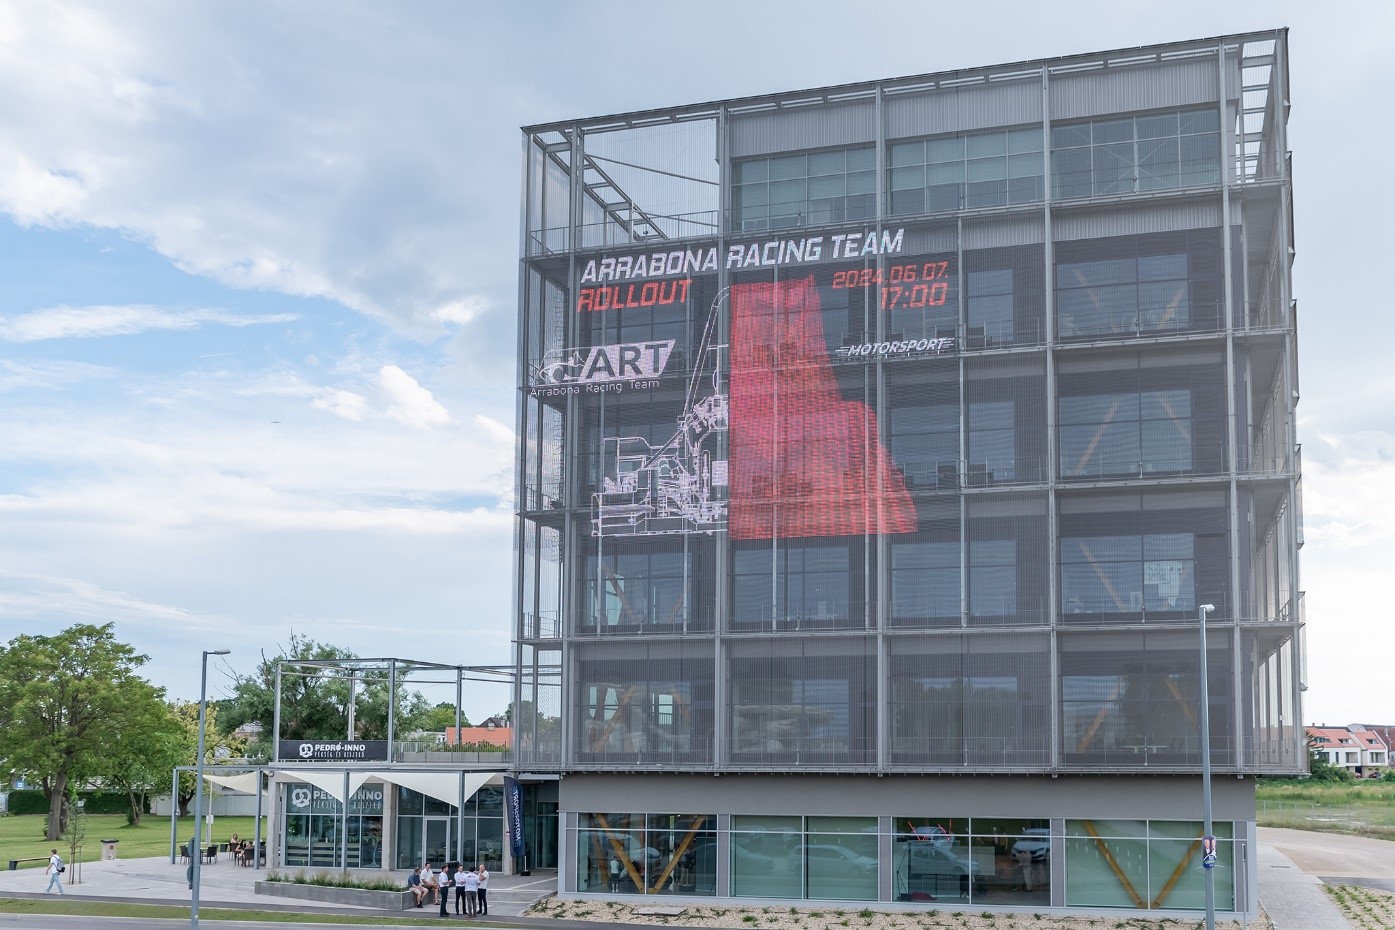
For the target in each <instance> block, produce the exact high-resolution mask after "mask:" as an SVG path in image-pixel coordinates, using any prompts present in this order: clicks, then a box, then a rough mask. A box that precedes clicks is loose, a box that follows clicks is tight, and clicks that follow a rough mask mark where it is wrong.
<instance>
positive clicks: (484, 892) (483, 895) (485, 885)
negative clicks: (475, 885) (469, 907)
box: [478, 862, 489, 917]
mask: <svg viewBox="0 0 1395 930" xmlns="http://www.w3.org/2000/svg"><path fill="white" fill-rule="evenodd" d="M479 876H480V881H479V892H478V894H479V899H480V916H481V917H483V916H485V915H486V914H488V913H489V870H488V869H486V868H485V867H484V863H483V862H481V863H480V871H479Z"/></svg>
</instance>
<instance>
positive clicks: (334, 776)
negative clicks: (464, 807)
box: [205, 768, 504, 805]
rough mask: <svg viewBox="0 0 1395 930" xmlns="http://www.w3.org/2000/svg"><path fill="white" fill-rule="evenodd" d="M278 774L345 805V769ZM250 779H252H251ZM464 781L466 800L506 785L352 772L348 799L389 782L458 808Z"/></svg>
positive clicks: (491, 780) (445, 775)
mask: <svg viewBox="0 0 1395 930" xmlns="http://www.w3.org/2000/svg"><path fill="white" fill-rule="evenodd" d="M278 774H280V775H284V776H286V777H287V778H293V779H295V780H296V781H303V782H305V783H306V784H310V785H314V786H315V787H316V788H319V789H320V790H321V791H323V792H324V793H325V794H327V795H329V796H330V797H332V798H334V799H335V800H336V801H338V802H340V803H341V804H342V803H343V802H344V771H343V769H340V770H339V771H337V772H336V771H333V770H330V771H326V770H324V769H322V768H314V769H280V770H279V772H278ZM205 777H206V778H208V779H209V780H211V781H212V780H217V782H218V784H223V783H224V782H226V781H233V780H235V779H236V778H242V777H243V776H234V777H230V778H229V777H219V778H217V779H215V776H212V775H209V776H205ZM247 777H248V778H251V776H247ZM462 778H463V779H464V786H465V798H466V800H468V799H469V798H471V797H472V796H474V793H475V792H476V791H478V790H480V788H482V787H484V786H485V785H502V784H503V783H504V773H503V772H397V771H391V770H389V771H376V772H350V773H349V795H350V796H352V795H353V793H354V792H355V791H357V790H358V789H359V788H360V787H362V786H363V784H364V782H370V781H373V782H386V783H387V784H391V785H401V786H402V787H403V788H406V789H408V790H410V791H416V792H418V793H419V794H424V795H426V796H427V797H430V798H435V799H436V800H438V801H442V802H444V803H446V804H451V805H458V804H459V803H460V788H461V779H462ZM246 790H247V793H248V794H251V793H252V792H253V791H254V790H255V789H254V788H251V787H249V788H247V789H246Z"/></svg>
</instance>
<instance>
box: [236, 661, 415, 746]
mask: <svg viewBox="0 0 1395 930" xmlns="http://www.w3.org/2000/svg"><path fill="white" fill-rule="evenodd" d="M354 658H357V657H356V656H355V655H354V654H353V653H352V652H350V651H349V650H347V649H343V648H341V647H339V646H333V645H330V644H329V643H321V642H317V641H315V640H313V639H310V638H309V637H306V636H301V635H299V634H293V635H292V636H291V639H290V642H289V643H288V644H287V645H286V646H283V647H282V648H281V651H280V653H279V654H277V655H274V656H268V655H267V654H266V653H265V652H263V653H262V660H261V662H260V663H259V664H258V666H257V670H256V671H255V672H254V673H252V674H251V675H243V676H241V677H239V678H238V679H237V680H236V682H235V683H234V685H233V696H232V697H231V698H230V699H228V700H227V701H224V702H222V703H221V705H220V706H221V709H222V714H223V716H222V720H223V725H224V726H225V727H227V728H229V729H235V728H237V727H239V726H241V725H242V724H244V723H247V722H249V721H256V722H257V723H260V724H261V725H262V737H261V739H259V740H258V741H257V742H256V743H254V744H253V745H252V746H250V747H249V748H248V754H249V755H250V756H253V757H255V758H257V759H263V760H264V759H268V758H270V757H271V740H272V739H274V738H275V734H274V733H273V729H272V728H273V723H274V716H275V709H276V663H277V662H279V661H284V660H298V661H329V660H344V659H354ZM405 677H406V676H405V675H404V673H403V672H401V671H399V672H398V680H397V720H396V725H397V732H398V733H406V732H408V731H409V730H419V729H422V720H423V719H424V718H425V716H426V713H427V711H428V710H429V709H430V708H429V706H428V705H427V703H426V699H425V698H423V697H422V696H421V695H420V694H419V693H418V692H416V691H412V690H410V689H407V688H405V687H403V684H404V678H405ZM351 679H352V683H353V693H354V724H355V726H354V729H355V731H356V732H355V735H356V737H357V738H358V739H387V718H388V713H387V708H388V690H389V687H388V686H389V674H388V672H387V671H385V670H377V669H359V670H356V671H354V672H353V673H352V675H351V674H350V671H349V670H348V669H347V668H318V669H310V668H295V667H292V666H286V668H285V669H284V671H283V672H282V675H281V734H280V738H282V739H326V740H329V739H344V738H345V737H347V736H348V720H349V693H350V682H351Z"/></svg>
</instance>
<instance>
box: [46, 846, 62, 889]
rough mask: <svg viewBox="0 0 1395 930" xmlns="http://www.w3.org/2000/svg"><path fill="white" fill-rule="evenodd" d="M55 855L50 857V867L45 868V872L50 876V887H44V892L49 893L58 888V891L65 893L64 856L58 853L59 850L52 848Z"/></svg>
mask: <svg viewBox="0 0 1395 930" xmlns="http://www.w3.org/2000/svg"><path fill="white" fill-rule="evenodd" d="M51 852H52V853H53V855H51V856H49V857H48V868H46V869H44V874H45V875H47V876H48V887H47V888H45V889H44V894H48V893H49V892H50V891H52V890H53V889H55V888H57V889H58V893H59V894H62V893H63V857H62V856H60V855H58V850H56V849H54V850H51Z"/></svg>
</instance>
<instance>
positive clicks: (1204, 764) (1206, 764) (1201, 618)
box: [1197, 604, 1216, 930]
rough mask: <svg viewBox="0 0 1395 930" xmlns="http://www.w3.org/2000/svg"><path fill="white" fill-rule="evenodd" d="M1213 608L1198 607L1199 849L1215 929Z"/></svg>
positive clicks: (1210, 925) (1210, 921)
mask: <svg viewBox="0 0 1395 930" xmlns="http://www.w3.org/2000/svg"><path fill="white" fill-rule="evenodd" d="M1215 609H1216V607H1215V605H1214V604H1202V605H1201V606H1200V607H1199V608H1197V621H1198V623H1197V626H1198V627H1199V628H1200V629H1201V835H1202V842H1201V849H1202V871H1203V872H1205V873H1206V878H1205V883H1206V930H1216V874H1215V869H1214V866H1215V859H1214V850H1215V847H1214V845H1213V844H1214V843H1215V840H1214V839H1212V838H1211V836H1212V834H1211V689H1210V683H1209V682H1208V681H1207V674H1206V615H1207V614H1209V613H1210V612H1211V611H1213V610H1215ZM1208 857H1212V858H1209V859H1208Z"/></svg>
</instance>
